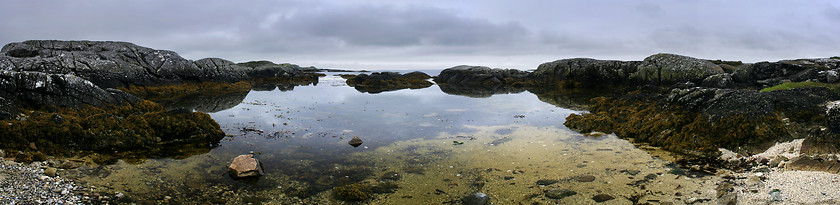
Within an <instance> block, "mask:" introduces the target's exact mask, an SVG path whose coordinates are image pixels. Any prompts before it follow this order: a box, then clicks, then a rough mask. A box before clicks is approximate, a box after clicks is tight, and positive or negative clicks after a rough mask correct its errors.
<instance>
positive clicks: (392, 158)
mask: <svg viewBox="0 0 840 205" xmlns="http://www.w3.org/2000/svg"><path fill="white" fill-rule="evenodd" d="M333 74H334V73H328V74H327V75H328V76H327V77H322V78H321V80H320V82H319V83H318V84H317V85H310V86H297V87H281V88H265V87H263V88H260V89H258V90H253V91H251V92H249V93H240V94H232V95H228V96H210V97H208V96H199V97H196V99H192V100H184V101H179V102H170V103H172V104H176V105H179V106H186V107H190V108H193V109H196V110H201V111H205V112H209V113H210V115H211V116H212V117H213V118H214V119H215V120H216V121H217V122H219V124H220V125H221V126H222V128H223V129H224V130H225V132H226V133H227V134H228V135H230V136H229V137H227V138H225V139H224V140H223V141H222V142H221V143H220V146H219V147H217V148H215V149H212V150H211V151H209V152H204V153H197V154H195V155H192V156H189V157H186V158H183V159H170V158H164V159H147V160H145V161H141V162H132V163H126V162H123V161H120V162H118V163H117V164H114V165H105V166H85V167H83V168H80V169H78V170H76V171H70V172H68V173H69V175H71V177H75V178H78V180H79V181H82V182H85V183H88V184H89V185H94V186H95V187H96V189H101V190H108V191H117V192H121V193H124V194H125V195H126V196H128V197H129V198H130V199H131V200H133V201H135V202H139V203H150V204H151V203H186V204H212V203H227V204H244V203H254V204H259V203H265V204H297V203H302V204H344V203H351V202H345V201H341V200H338V199H336V197H335V196H334V193H333V190H334V188H335V187H341V186H347V185H350V186H351V187H357V188H358V187H361V188H360V189H370V190H371V191H369V192H368V193H369V194H370V195H369V199H367V200H365V201H362V202H360V203H362V204H443V203H453V204H460V203H461V199H462V198H463V197H465V196H468V195H470V194H472V193H475V192H482V193H485V194H487V195H488V196H490V202H492V203H494V204H519V203H522V204H534V203H536V204H540V203H544V204H556V203H574V204H588V203H594V201H593V200H592V197H593V196H595V195H597V194H608V195H610V196H612V197H614V198H616V199H614V200H611V201H610V202H612V203H618V204H630V203H632V202H633V201H634V200H636V201H639V200H641V202H645V201H646V200H650V201H651V202H654V201H655V202H659V201H662V202H664V201H671V202H674V203H677V204H679V203H681V199H682V198H685V199H688V198H690V197H695V198H697V197H708V198H711V197H713V195H714V191H713V186H714V183H711V184H710V182H707V180H708V179H707V178H690V177H687V176H685V175H682V174H681V171H679V169H677V168H675V167H673V166H670V165H668V163H667V162H666V161H663V160H659V159H657V158H654V157H651V155H650V154H649V153H648V152H645V151H643V150H640V149H638V148H637V147H636V146H634V145H633V144H631V143H629V142H627V141H625V140H621V139H618V138H616V137H615V136H613V135H605V136H601V137H585V136H583V135H581V134H580V133H576V132H574V131H570V130H568V129H567V128H565V127H564V126H563V122H564V119H565V118H566V117H567V116H568V115H569V114H572V113H579V112H581V111H575V110H570V109H566V108H562V107H558V106H555V105H552V104H549V103H546V102H543V101H541V100H540V98H538V97H537V96H536V95H534V94H532V93H530V92H527V91H526V92H520V93H514V94H500V95H493V96H491V97H487V98H474V97H467V96H459V95H450V94H446V93H444V92H442V91H441V89H440V88H438V87H437V85H435V86H432V87H429V88H426V89H416V90H399V91H391V92H384V93H379V94H368V93H361V92H358V91H356V90H355V89H354V88H352V87H348V86H346V85H345V84H344V80H343V79H341V78H339V77H336V76H333ZM555 104H556V103H555ZM355 136H358V137H359V138H361V139H362V140H363V141H364V143H363V144H362V145H361V146H359V147H352V146H350V145H348V144H347V143H348V141H349V140H350V139H351V138H353V137H355ZM249 151H254V152H255V153H256V157H257V158H258V159H259V160H260V161H262V163H263V164H264V165H265V173H266V174H265V176H263V177H261V178H259V179H256V180H253V179H252V180H246V181H237V180H233V179H231V178H230V177H229V176H227V174H226V172H225V167H226V165H227V164H228V163H230V161H231V160H232V159H233V158H234V157H235V156H237V155H240V154H246V153H248V152H249ZM179 158H181V157H179ZM590 177H594V180H592V181H590V180H579V179H582V178H590ZM544 179H547V180H554V181H556V182H554V183H550V184H547V183H542V184H543V185H538V184H537V181H538V180H544ZM710 187H712V188H710ZM553 189H569V190H572V191H575V192H576V193H577V194H575V195H572V196H568V197H563V198H562V199H557V198H558V197H553V198H552V197H550V196H548V195H546V194H545V193H546V192H548V191H550V190H553ZM709 190H711V192H709ZM677 195H678V196H677ZM352 203H357V202H352Z"/></svg>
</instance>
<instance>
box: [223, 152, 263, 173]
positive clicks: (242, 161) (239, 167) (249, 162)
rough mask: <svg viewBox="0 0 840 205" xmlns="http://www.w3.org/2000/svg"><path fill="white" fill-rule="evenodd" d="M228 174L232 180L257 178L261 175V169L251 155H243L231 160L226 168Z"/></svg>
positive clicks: (257, 161)
mask: <svg viewBox="0 0 840 205" xmlns="http://www.w3.org/2000/svg"><path fill="white" fill-rule="evenodd" d="M228 174H230V176H231V177H233V178H243V177H258V176H262V175H263V169H262V166H261V165H260V161H259V160H257V159H256V158H254V156H253V155H250V154H243V155H239V156H237V157H236V158H234V159H233V162H231V163H230V166H228Z"/></svg>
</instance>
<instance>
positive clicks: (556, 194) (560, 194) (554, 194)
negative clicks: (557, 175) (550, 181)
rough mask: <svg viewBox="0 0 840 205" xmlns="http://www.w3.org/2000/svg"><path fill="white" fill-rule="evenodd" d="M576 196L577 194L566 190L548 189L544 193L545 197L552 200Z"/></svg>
mask: <svg viewBox="0 0 840 205" xmlns="http://www.w3.org/2000/svg"><path fill="white" fill-rule="evenodd" d="M576 194H577V192H575V191H572V190H568V189H549V190H546V191H545V197H548V198H552V199H563V198H566V197H570V196H574V195H576Z"/></svg>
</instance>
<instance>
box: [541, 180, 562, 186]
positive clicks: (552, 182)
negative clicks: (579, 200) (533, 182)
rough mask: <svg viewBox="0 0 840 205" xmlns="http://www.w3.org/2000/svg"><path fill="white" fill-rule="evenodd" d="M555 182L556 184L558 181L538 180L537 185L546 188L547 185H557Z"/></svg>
mask: <svg viewBox="0 0 840 205" xmlns="http://www.w3.org/2000/svg"><path fill="white" fill-rule="evenodd" d="M557 182H558V180H555V179H540V180H538V181H537V185H540V186H548V185H552V184H554V183H557Z"/></svg>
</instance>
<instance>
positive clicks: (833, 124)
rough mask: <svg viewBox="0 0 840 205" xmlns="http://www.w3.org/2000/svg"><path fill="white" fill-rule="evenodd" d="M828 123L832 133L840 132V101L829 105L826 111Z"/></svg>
mask: <svg viewBox="0 0 840 205" xmlns="http://www.w3.org/2000/svg"><path fill="white" fill-rule="evenodd" d="M826 121H828V122H827V123H826V125H827V127H828V130H829V131H830V132H831V133H835V134H840V102H834V103H833V104H831V105H829V108H828V110H827V111H826Z"/></svg>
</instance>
